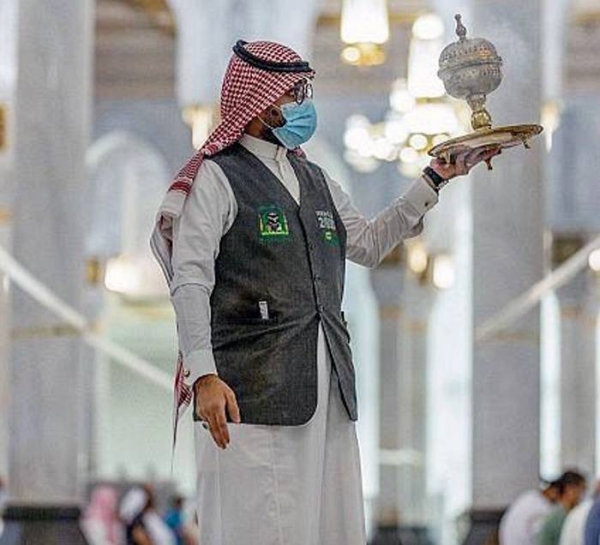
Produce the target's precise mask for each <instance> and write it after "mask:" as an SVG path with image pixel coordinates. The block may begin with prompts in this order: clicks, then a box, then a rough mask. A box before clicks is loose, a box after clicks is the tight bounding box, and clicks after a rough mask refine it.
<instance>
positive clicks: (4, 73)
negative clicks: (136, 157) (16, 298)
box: [0, 0, 17, 479]
mask: <svg viewBox="0 0 600 545" xmlns="http://www.w3.org/2000/svg"><path fill="white" fill-rule="evenodd" d="M16 21H17V0H5V1H3V2H2V3H1V4H0V246H1V247H2V248H4V249H8V248H10V246H11V232H12V217H13V213H12V208H13V194H14V181H13V176H12V168H13V153H12V152H13V147H14V145H13V142H14V123H13V121H12V120H13V114H14V108H15V78H16V74H17V58H16V55H17V51H16V33H15V27H16ZM8 286H9V284H8V278H6V276H5V275H4V274H3V273H2V271H0V478H4V479H6V478H7V475H8V399H9V398H8V396H9V388H8V384H9V382H8V380H9V372H8V364H9V334H8V331H9V327H10V318H9V310H10V305H9V302H8Z"/></svg>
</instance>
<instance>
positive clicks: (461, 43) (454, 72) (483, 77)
mask: <svg viewBox="0 0 600 545" xmlns="http://www.w3.org/2000/svg"><path fill="white" fill-rule="evenodd" d="M455 19H456V34H457V35H458V38H459V39H458V41H457V42H454V43H452V44H450V45H448V46H447V47H446V48H445V49H444V50H443V51H442V53H441V55H440V61H439V68H440V69H439V72H438V76H439V78H440V79H441V80H442V81H443V82H444V87H445V88H446V92H447V93H448V94H449V95H450V96H452V97H454V98H458V99H462V100H466V101H467V104H468V105H469V107H470V108H471V111H472V114H471V126H472V128H473V130H474V131H475V132H472V133H470V134H466V135H464V136H459V137H458V138H452V139H450V140H447V141H446V142H442V143H441V144H438V145H437V146H435V147H433V148H431V149H430V150H429V155H431V156H433V157H438V158H440V159H442V160H444V161H445V162H448V163H453V162H454V160H455V158H456V155H457V154H459V153H461V152H463V151H467V150H471V149H477V148H487V149H490V150H492V149H503V148H511V147H514V146H518V145H520V144H522V145H523V146H525V147H526V148H529V140H530V139H531V138H533V137H534V136H537V135H538V134H540V133H541V132H542V130H543V128H542V127H541V126H540V125H508V126H504V127H496V128H492V116H491V115H490V113H489V112H488V110H487V109H486V107H485V102H486V99H487V95H489V94H490V93H492V92H494V91H495V90H496V89H497V88H498V87H499V86H500V83H501V82H502V63H503V61H502V57H500V56H499V55H498V52H497V51H496V47H495V46H494V44H492V43H491V42H489V41H488V40H485V39H483V38H473V39H469V38H467V29H466V28H465V26H464V25H463V23H462V18H461V16H460V15H456V16H455ZM488 167H489V168H490V169H491V160H490V161H489V162H488Z"/></svg>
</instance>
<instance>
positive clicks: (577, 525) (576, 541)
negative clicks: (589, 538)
mask: <svg viewBox="0 0 600 545" xmlns="http://www.w3.org/2000/svg"><path fill="white" fill-rule="evenodd" d="M592 505H594V500H592V499H588V500H585V501H584V502H582V503H580V504H579V505H578V506H577V507H575V509H573V510H572V511H571V512H570V513H569V514H568V515H567V518H566V519H565V523H564V524H563V527H562V530H561V532H560V545H584V543H585V523H586V522H587V518H588V515H589V514H590V511H591V509H592Z"/></svg>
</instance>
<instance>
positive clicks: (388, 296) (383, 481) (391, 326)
mask: <svg viewBox="0 0 600 545" xmlns="http://www.w3.org/2000/svg"><path fill="white" fill-rule="evenodd" d="M397 251H398V250H397ZM394 255H395V254H392V259H390V260H388V261H387V263H388V264H387V265H386V264H385V263H384V265H383V266H381V267H379V268H378V269H376V270H374V271H373V272H372V273H371V279H372V282H373V287H374V291H375V293H376V295H377V300H378V302H379V317H380V341H379V342H380V358H379V359H380V378H379V384H380V390H379V415H380V419H379V447H380V485H379V501H378V504H377V513H376V518H377V522H378V524H379V526H380V528H382V529H388V531H390V530H391V529H392V528H399V527H409V526H410V527H422V526H424V525H425V524H426V522H427V505H426V503H427V502H426V488H427V486H426V465H425V464H426V460H427V452H426V449H427V332H428V320H429V313H430V310H431V307H432V303H433V295H434V293H433V290H432V288H431V287H429V286H425V285H420V284H419V283H418V282H417V280H416V279H414V278H409V277H408V275H407V274H406V273H405V272H404V269H403V267H401V266H399V265H398V264H397V263H393V256H394ZM390 261H391V263H390Z"/></svg>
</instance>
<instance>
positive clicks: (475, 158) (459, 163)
mask: <svg viewBox="0 0 600 545" xmlns="http://www.w3.org/2000/svg"><path fill="white" fill-rule="evenodd" d="M500 153H502V150H501V149H500V148H493V149H489V148H475V149H473V150H472V149H469V150H466V151H463V152H460V153H459V154H458V155H457V156H456V160H455V161H454V162H453V163H446V162H445V161H443V160H441V159H438V158H436V159H432V160H431V163H430V164H429V166H430V167H431V168H432V169H433V170H435V171H436V172H437V173H438V174H439V175H440V176H441V177H442V178H444V180H451V179H452V178H455V177H456V176H464V175H465V174H469V172H470V170H471V169H472V168H473V167H474V166H475V165H477V164H479V163H481V162H482V161H486V162H487V161H489V160H490V159H491V158H492V157H495V156H496V155H500Z"/></svg>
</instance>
